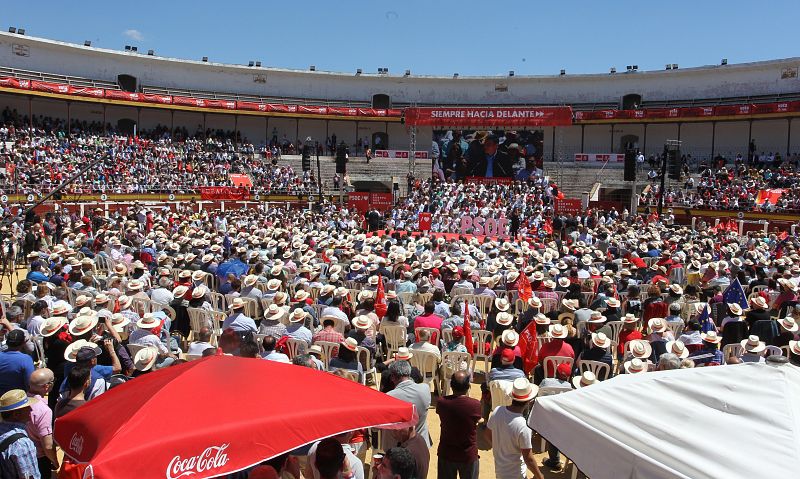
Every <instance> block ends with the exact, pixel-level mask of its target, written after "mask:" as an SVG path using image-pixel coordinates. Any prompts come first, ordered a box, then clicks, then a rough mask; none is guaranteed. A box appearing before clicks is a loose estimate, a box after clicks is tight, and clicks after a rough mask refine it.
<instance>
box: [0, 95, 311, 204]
mask: <svg viewBox="0 0 800 479" xmlns="http://www.w3.org/2000/svg"><path fill="white" fill-rule="evenodd" d="M15 118H16V115H15V114H14V112H13V111H10V110H8V109H6V110H5V111H4V112H3V118H2V121H1V122H0V166H1V167H2V168H3V173H2V174H0V191H2V193H4V194H11V193H21V194H28V193H34V194H40V193H41V194H46V193H48V192H50V191H51V190H52V189H54V188H55V187H57V186H58V185H60V184H61V183H62V182H63V181H65V180H67V179H68V178H70V177H72V176H73V175H75V174H76V173H78V172H79V171H80V170H81V169H82V168H83V167H85V166H88V164H89V163H91V164H92V166H91V167H90V168H89V169H88V170H87V171H86V172H85V173H84V174H83V175H82V176H80V177H79V178H78V179H77V181H75V182H74V183H72V184H71V185H70V186H69V188H67V189H66V190H65V191H64V193H71V194H78V195H80V194H91V193H106V194H112V193H162V194H165V193H167V194H168V193H178V194H179V193H193V194H197V193H199V189H200V188H201V187H207V186H234V185H233V182H232V180H231V176H230V175H231V174H244V175H248V176H249V177H250V179H251V181H252V183H253V186H252V190H251V191H252V193H253V194H268V193H271V192H280V193H302V192H307V191H310V190H314V185H315V180H314V178H313V176H312V174H311V172H308V173H307V174H305V175H304V174H302V173H296V172H295V171H294V170H293V169H292V167H291V166H288V165H279V164H278V161H277V160H278V158H279V157H280V153H279V151H280V150H279V149H278V147H275V146H272V147H269V146H264V147H260V148H256V147H255V146H254V145H253V144H250V143H248V142H247V140H246V139H244V140H243V139H242V138H240V137H237V138H234V135H233V133H232V132H230V131H222V130H206V131H203V130H202V128H201V127H199V128H198V130H197V131H196V132H195V133H194V134H190V133H189V132H188V131H187V130H186V129H185V128H176V129H175V130H174V131H172V132H170V129H169V128H166V127H161V126H158V127H155V128H153V129H152V130H140V131H137V132H136V136H132V135H123V134H120V133H118V132H117V131H116V130H115V129H113V128H111V127H110V126H109V125H107V126H106V128H105V129H104V128H103V125H102V124H97V123H86V122H78V121H73V122H71V128H70V130H69V131H67V128H66V122H65V121H63V120H59V119H54V118H48V117H36V118H34V121H33V123H32V125H33V130H32V132H31V128H29V122H27V120H26V119H24V118H18V119H16V120H15Z"/></svg>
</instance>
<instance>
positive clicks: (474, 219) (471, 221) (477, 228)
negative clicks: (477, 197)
mask: <svg viewBox="0 0 800 479" xmlns="http://www.w3.org/2000/svg"><path fill="white" fill-rule="evenodd" d="M460 231H461V234H462V235H476V236H497V237H499V238H507V237H508V236H509V235H508V219H506V218H498V219H495V218H484V217H482V216H462V217H461V227H460Z"/></svg>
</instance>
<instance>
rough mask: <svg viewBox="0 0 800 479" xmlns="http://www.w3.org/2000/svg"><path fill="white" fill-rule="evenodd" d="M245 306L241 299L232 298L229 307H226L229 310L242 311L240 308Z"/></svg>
mask: <svg viewBox="0 0 800 479" xmlns="http://www.w3.org/2000/svg"><path fill="white" fill-rule="evenodd" d="M245 305H246V303H245V302H244V300H243V299H242V298H233V301H231V305H230V306H228V308H230V309H242V308H244V307H245Z"/></svg>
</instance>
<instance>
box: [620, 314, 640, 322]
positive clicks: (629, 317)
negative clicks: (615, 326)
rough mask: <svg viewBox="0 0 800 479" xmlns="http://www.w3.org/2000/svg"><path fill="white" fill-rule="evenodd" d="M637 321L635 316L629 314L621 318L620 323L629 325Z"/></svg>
mask: <svg viewBox="0 0 800 479" xmlns="http://www.w3.org/2000/svg"><path fill="white" fill-rule="evenodd" d="M637 321H639V318H637V317H636V316H635V315H633V314H631V313H628V314H626V315H625V316H623V317H622V322H623V323H628V324H630V323H635V322H637Z"/></svg>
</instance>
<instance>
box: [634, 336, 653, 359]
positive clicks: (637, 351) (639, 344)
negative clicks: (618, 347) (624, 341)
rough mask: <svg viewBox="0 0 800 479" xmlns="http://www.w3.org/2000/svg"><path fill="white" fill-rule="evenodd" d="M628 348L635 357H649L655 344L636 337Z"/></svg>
mask: <svg viewBox="0 0 800 479" xmlns="http://www.w3.org/2000/svg"><path fill="white" fill-rule="evenodd" d="M628 350H629V351H630V352H631V354H632V355H633V357H634V358H639V359H647V358H649V357H650V355H651V354H653V346H651V345H650V343H649V342H647V341H645V340H643V339H634V340H632V341H630V343H629V346H628Z"/></svg>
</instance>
